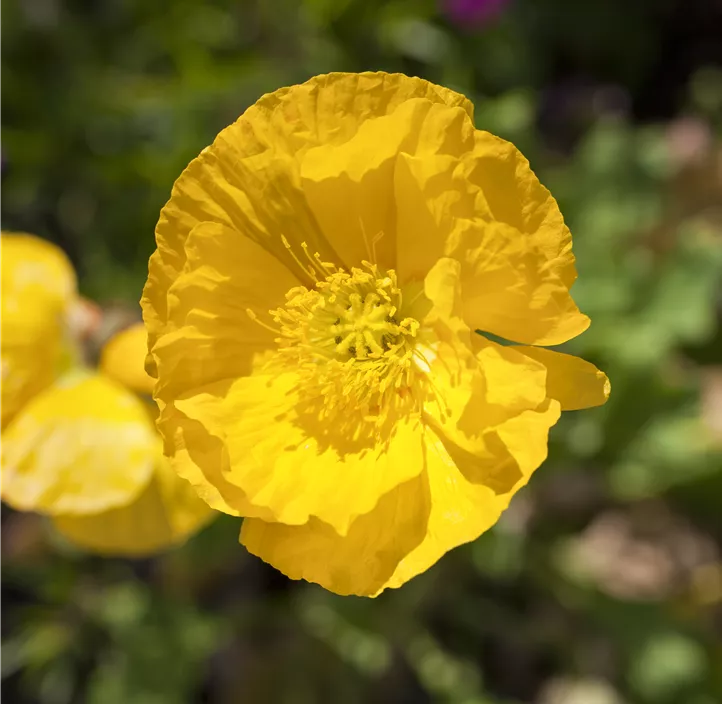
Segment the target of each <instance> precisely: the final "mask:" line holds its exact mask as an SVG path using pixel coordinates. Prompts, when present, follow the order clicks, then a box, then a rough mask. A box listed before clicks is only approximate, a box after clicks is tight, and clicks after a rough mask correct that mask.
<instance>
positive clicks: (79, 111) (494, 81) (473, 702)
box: [2, 0, 722, 704]
mask: <svg viewBox="0 0 722 704" xmlns="http://www.w3.org/2000/svg"><path fill="white" fill-rule="evenodd" d="M457 4H459V3H458V2H457V3H453V2H452V0H449V1H448V3H447V4H445V3H444V2H442V1H441V0H439V1H438V2H437V1H436V0H413V1H412V0H407V1H401V0H396V1H393V2H381V1H380V0H275V1H273V2H271V1H270V0H255V1H254V0H233V1H231V0H213V1H205V2H200V1H194V2H191V1H190V0H174V1H173V2H171V1H169V0H162V1H160V0H158V1H156V2H148V1H147V0H93V1H90V0H87V1H84V2H81V1H79V0H74V1H65V2H61V1H60V0H22V1H21V0H5V2H3V5H2V99H3V105H2V107H3V114H2V226H3V228H4V229H14V230H25V231H29V232H33V233H36V234H39V235H42V236H45V237H47V238H49V239H51V240H53V241H55V242H57V243H59V244H60V245H61V246H62V247H63V248H64V249H65V250H66V251H67V252H68V254H69V256H70V257H71V259H72V260H73V263H74V264H75V265H76V267H77V269H78V273H79V277H80V285H81V289H82V291H83V292H84V293H85V294H86V295H88V296H90V297H92V298H94V299H96V300H98V301H101V302H103V303H111V302H117V301H124V302H127V304H128V305H132V306H135V305H136V302H137V300H138V298H139V296H140V290H141V287H142V285H143V281H144V278H145V271H146V262H147V257H148V255H149V254H150V253H151V251H152V249H153V246H154V245H153V229H154V225H155V222H156V220H157V216H158V211H159V209H160V208H161V206H162V205H163V203H164V202H165V200H166V199H167V197H168V195H169V192H170V188H171V185H172V183H173V181H174V179H175V178H176V177H177V176H178V175H179V174H180V172H181V170H182V169H183V168H184V167H185V165H186V164H187V163H188V161H189V160H190V159H191V158H193V157H194V156H195V155H196V154H197V153H198V152H199V151H200V150H201V149H202V148H203V147H204V146H206V145H207V144H209V143H210V142H211V141H212V140H213V138H214V136H215V134H216V133H217V132H218V131H219V130H220V129H221V128H222V127H224V126H225V125H227V124H228V123H230V122H231V121H233V120H234V119H235V118H236V117H237V116H238V115H239V114H240V113H241V112H242V111H243V110H244V109H245V108H246V107H247V106H248V105H250V104H252V103H253V102H254V101H255V100H256V99H257V98H258V97H259V96H260V95H261V94H263V93H265V92H268V91H272V90H275V89H276V88H278V87H281V86H284V85H289V84H292V83H297V82H301V81H303V80H305V79H306V78H308V77H310V76H312V75H314V74H317V73H323V72H326V71H330V70H344V71H358V70H366V69H384V70H388V71H403V72H406V73H408V74H414V75H419V76H422V77H424V78H427V79H430V80H432V81H435V82H438V83H442V84H444V85H447V86H449V87H451V88H455V89H457V90H460V91H462V92H464V93H465V94H466V95H468V96H469V97H470V98H471V99H472V100H473V101H474V102H475V104H476V123H477V127H479V128H481V129H488V130H489V131H492V132H494V133H496V134H498V135H500V136H502V137H505V138H507V139H510V140H512V141H514V143H515V144H517V146H519V148H520V149H522V151H524V153H525V154H526V155H527V156H528V158H529V159H530V161H531V163H532V166H533V168H534V169H535V170H536V172H537V173H538V175H539V176H540V178H541V179H542V181H543V182H544V183H545V184H546V185H547V186H548V187H549V188H550V189H551V190H552V192H553V193H554V195H555V196H556V197H557V199H558V200H559V202H560V205H561V207H562V211H563V212H564V214H565V217H566V218H567V221H568V223H569V225H570V227H571V228H572V232H573V233H574V237H575V240H574V241H575V252H576V254H577V259H578V269H579V272H580V280H579V282H578V284H577V285H576V286H575V289H574V291H575V297H576V299H577V302H578V303H579V305H580V307H581V308H582V310H584V311H585V312H586V313H588V314H589V315H590V316H591V317H592V321H593V325H592V327H591V329H590V330H589V331H588V332H586V333H585V334H584V335H583V336H581V338H579V339H578V340H576V341H574V343H573V344H570V345H569V346H568V347H569V349H570V350H571V351H573V352H574V353H578V354H581V355H583V356H585V357H586V358H588V359H590V360H592V361H594V362H595V363H597V364H598V365H599V366H600V367H601V368H602V369H604V370H605V371H607V372H608V374H609V376H610V378H611V380H612V389H613V392H612V397H611V400H610V401H609V403H608V404H607V406H605V407H603V408H600V409H594V410H591V411H584V412H579V413H569V414H565V416H564V418H563V419H562V421H561V422H560V423H559V425H558V426H557V427H556V428H555V429H554V430H553V432H552V436H551V454H550V458H549V460H548V461H547V462H546V463H545V464H544V465H543V466H542V468H541V469H540V470H538V471H537V473H536V474H535V475H534V478H533V480H532V482H531V484H530V486H529V487H527V488H526V489H524V490H523V491H522V492H521V493H520V494H519V495H518V496H517V497H516V498H515V499H514V501H513V502H512V505H511V507H510V509H509V510H508V511H507V513H506V514H505V515H504V517H503V519H502V521H501V522H500V523H499V524H498V525H497V526H496V527H495V528H494V529H493V530H492V531H490V532H489V533H488V534H485V535H484V536H482V537H481V538H480V539H479V540H477V541H476V542H475V543H473V544H471V545H467V546H463V547H461V548H459V549H457V550H455V551H453V552H452V553H450V554H447V555H446V557H444V558H443V559H442V560H441V562H440V563H439V564H437V565H436V566H435V567H434V568H433V569H431V570H429V571H428V572H427V573H425V574H424V575H422V576H420V577H418V578H416V579H415V580H413V581H412V582H411V583H409V584H407V585H406V586H405V587H403V588H402V589H401V590H397V591H390V592H386V593H384V594H383V595H382V596H380V597H379V598H378V599H375V600H368V599H357V598H341V597H336V596H334V595H332V594H329V593H327V592H324V591H323V590H321V589H320V588H318V587H316V586H312V585H308V584H306V583H293V582H289V581H288V580H287V579H286V578H285V577H283V576H282V575H280V574H279V573H277V572H275V571H273V570H272V569H270V568H268V567H266V566H265V565H264V564H263V563H261V562H260V561H259V560H257V559H256V558H253V557H251V556H249V555H248V554H246V553H245V551H244V549H243V548H242V547H240V546H239V545H238V544H237V533H238V522H237V521H235V520H233V519H230V518H228V517H221V518H219V520H217V521H216V522H215V523H214V524H213V525H211V526H210V527H209V528H207V529H206V530H205V531H203V532H202V533H201V534H200V535H198V536H196V537H195V538H193V539H192V540H191V541H190V542H189V543H188V544H187V545H186V546H185V547H183V548H180V549H177V550H174V551H171V552H169V553H167V554H165V555H163V556H160V557H158V558H156V559H153V560H143V561H128V560H112V559H111V560H108V559H101V558H98V557H92V556H88V555H86V554H84V553H82V552H80V551H77V550H75V549H74V548H72V547H71V546H69V545H68V544H66V543H64V542H63V541H62V540H61V539H60V538H59V537H58V536H56V535H54V534H53V533H52V531H51V530H50V528H49V527H48V526H47V525H46V524H45V523H44V522H43V521H42V520H41V519H40V518H39V517H37V516H33V515H29V514H28V515H25V514H18V513H13V512H12V511H10V510H9V509H6V508H3V531H2V544H3V603H4V613H3V621H2V631H3V641H4V642H3V652H2V671H3V677H4V680H3V695H4V696H5V697H6V701H7V702H12V703H13V704H29V703H30V702H38V703H42V704H69V703H71V702H73V703H74V702H89V703H90V704H129V703H132V704H176V703H181V702H191V703H195V702H208V703H209V704H210V703H213V704H226V703H229V704H235V703H237V702H249V703H253V704H256V703H260V704H262V703H265V702H271V703H274V704H275V703H276V702H279V703H282V704H286V703H288V704H315V703H316V702H320V703H324V702H329V703H331V704H336V703H337V702H344V703H345V702H349V703H351V704H354V703H355V702H359V703H365V702H380V703H382V704H384V703H391V702H393V703H397V702H398V703H400V704H407V703H408V704H415V703H416V702H419V703H422V704H423V703H425V702H439V703H443V704H526V703H534V704H657V703H659V704H665V703H669V704H716V703H717V702H719V701H721V700H722V558H721V555H722V518H721V516H722V332H721V326H720V321H721V310H722V303H721V300H722V297H721V295H720V282H721V281H722V146H721V145H722V142H721V140H720V132H721V130H722V68H721V67H722V1H720V0H691V1H684V0H634V1H631V0H624V1H622V0H583V1H582V2H580V1H579V0H510V1H509V2H506V3H503V2H502V3H500V4H501V5H502V8H501V10H500V11H499V13H498V14H497V15H496V16H494V17H491V18H489V17H482V18H481V19H478V20H474V19H473V18H471V17H469V16H464V15H463V13H459V12H454V11H453V8H452V5H457ZM467 4H470V5H471V4H473V0H470V1H469V3H467ZM481 4H484V3H483V2H482V3H481Z"/></svg>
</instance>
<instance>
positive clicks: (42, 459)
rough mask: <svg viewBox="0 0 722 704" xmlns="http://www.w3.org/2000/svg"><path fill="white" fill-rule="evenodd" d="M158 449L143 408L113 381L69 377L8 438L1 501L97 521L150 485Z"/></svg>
mask: <svg viewBox="0 0 722 704" xmlns="http://www.w3.org/2000/svg"><path fill="white" fill-rule="evenodd" d="M159 453H160V441H159V438H158V436H157V434H156V432H155V430H154V428H153V425H152V423H151V421H150V418H149V415H148V413H147V411H146V409H145V408H144V406H143V404H142V402H141V401H140V400H139V399H137V398H136V397H135V396H134V395H133V394H132V393H130V392H129V391H126V390H125V389H123V388H122V387H120V386H118V385H117V384H116V383H115V382H113V381H111V380H110V379H106V378H104V377H102V376H99V375H92V374H87V373H74V374H71V375H69V376H67V377H64V378H63V379H61V380H60V381H59V382H57V383H56V384H54V385H53V386H52V387H51V388H49V389H48V390H47V391H45V392H43V393H42V394H40V395H38V396H37V397H36V398H35V399H33V400H32V401H31V402H30V403H29V404H28V405H27V406H26V407H25V408H24V409H23V411H22V412H21V413H20V414H19V415H18V416H17V417H16V418H15V419H14V420H13V422H12V423H11V424H10V425H9V426H8V427H7V429H6V431H5V432H4V433H3V443H2V457H3V478H2V479H3V480H2V498H3V499H4V500H5V501H6V502H7V503H9V504H10V505H11V506H13V507H14V508H17V509H20V510H26V511H39V512H42V513H49V514H53V515H57V514H86V513H98V512H100V511H105V510H107V509H109V508H112V507H116V506H122V505H124V504H127V503H129V502H130V501H132V500H133V499H134V498H135V497H136V496H137V495H138V494H139V493H140V491H141V490H142V489H143V488H144V487H145V486H146V485H147V484H148V481H149V480H150V477H151V476H152V473H153V467H154V465H155V463H156V461H157V458H158V455H159Z"/></svg>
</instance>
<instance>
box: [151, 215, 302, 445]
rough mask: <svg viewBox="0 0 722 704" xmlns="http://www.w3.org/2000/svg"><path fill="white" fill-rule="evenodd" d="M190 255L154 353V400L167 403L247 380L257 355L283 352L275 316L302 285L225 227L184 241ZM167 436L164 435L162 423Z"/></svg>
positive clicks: (203, 229) (202, 230)
mask: <svg viewBox="0 0 722 704" xmlns="http://www.w3.org/2000/svg"><path fill="white" fill-rule="evenodd" d="M185 256H186V260H185V266H184V269H183V270H182V271H181V272H180V273H179V274H178V275H177V276H176V277H175V280H174V281H173V283H172V285H171V286H170V289H169V290H168V321H167V325H166V327H165V328H164V330H163V333H162V334H161V335H159V336H158V335H157V336H156V338H155V341H154V342H153V343H152V345H151V347H150V351H151V354H152V356H153V357H154V359H155V362H156V364H157V367H158V370H159V372H160V374H159V377H160V378H159V382H158V385H157V388H156V389H155V395H156V396H158V397H160V398H162V399H163V400H164V401H166V402H171V401H172V400H173V399H174V398H176V397H177V396H179V395H181V394H183V393H186V392H187V391H189V390H191V389H194V388H198V387H200V386H203V385H205V384H210V383H213V382H215V381H220V380H222V379H230V378H235V377H237V376H243V375H245V374H248V373H249V372H250V371H251V368H252V365H253V361H254V359H255V358H256V356H257V355H258V354H261V353H263V352H264V351H265V350H268V349H270V348H275V346H276V345H275V342H274V338H275V337H277V335H278V333H274V332H273V331H272V330H271V329H269V328H268V325H269V323H270V324H273V321H272V320H271V317H270V315H269V310H270V309H273V308H277V307H278V306H281V305H282V304H283V303H284V302H285V295H286V292H287V291H288V290H289V289H291V288H293V287H294V286H298V285H299V281H298V279H297V278H296V277H295V276H294V274H292V273H291V271H290V270H288V269H287V268H285V267H284V266H283V265H282V264H281V263H280V262H279V261H278V260H277V259H276V258H275V257H273V256H271V255H270V254H269V253H268V252H266V250H264V249H263V248H262V247H261V246H259V245H258V244H256V243H254V242H252V241H251V240H250V239H248V238H247V237H243V236H241V235H240V234H239V233H237V232H235V231H234V230H230V229H228V228H226V227H223V226H221V225H217V224H213V223H201V224H200V225H198V226H196V227H195V228H194V230H193V231H192V232H191V233H190V234H189V236H188V238H187V240H186V242H185ZM150 277H151V278H153V272H152V271H151V274H150ZM249 310H250V311H251V314H252V315H256V316H257V317H258V319H259V320H260V321H261V322H263V323H264V324H265V326H266V327H264V326H263V325H261V324H259V322H256V321H255V320H253V319H252V318H251V317H250V316H249V313H248V311H249ZM160 429H161V431H162V432H164V430H163V426H162V424H161V426H160Z"/></svg>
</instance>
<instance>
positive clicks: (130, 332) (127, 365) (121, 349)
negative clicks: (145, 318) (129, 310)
mask: <svg viewBox="0 0 722 704" xmlns="http://www.w3.org/2000/svg"><path fill="white" fill-rule="evenodd" d="M147 350H148V334H147V333H146V331H145V326H144V325H143V324H141V323H139V324H137V325H131V326H130V327H129V328H126V329H125V330H122V331H121V332H119V333H117V334H116V335H113V337H112V338H111V339H110V340H109V341H108V342H107V343H106V345H105V347H103V350H102V352H101V355H100V365H99V368H100V371H102V372H103V374H105V375H106V376H108V377H110V378H111V379H114V380H115V381H117V382H118V383H119V384H122V385H123V386H125V387H126V388H127V389H130V390H131V391H135V392H136V393H139V394H150V393H151V392H152V391H153V383H154V382H153V379H152V378H151V377H149V376H148V374H147V373H146V371H145V369H144V368H143V363H144V362H145V355H146V352H147Z"/></svg>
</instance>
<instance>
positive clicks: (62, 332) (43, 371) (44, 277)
mask: <svg viewBox="0 0 722 704" xmlns="http://www.w3.org/2000/svg"><path fill="white" fill-rule="evenodd" d="M0 244H1V247H2V292H1V296H2V298H1V305H2V310H1V312H0V315H1V317H0V325H1V326H2V342H1V345H0V347H1V349H0V355H1V357H2V359H1V362H2V427H3V428H4V427H5V426H6V425H7V423H8V422H9V421H10V419H11V418H12V417H13V416H14V415H15V414H16V413H17V412H18V411H19V410H20V408H21V407H22V406H23V405H24V404H25V403H27V401H29V400H30V399H31V398H32V397H33V396H34V395H35V394H37V393H38V392H39V391H42V389H44V388H45V387H47V386H48V385H49V384H51V383H52V382H53V380H54V379H55V378H56V377H57V375H58V374H59V373H61V372H62V371H63V370H65V369H67V368H68V367H69V366H70V364H71V363H72V361H73V358H72V346H71V341H70V338H69V334H68V332H69V331H68V323H69V316H70V314H71V310H72V308H73V304H74V302H75V301H76V298H77V293H76V280H75V272H74V271H73V267H72V265H71V263H70V261H69V260H68V258H67V257H66V256H65V254H64V253H63V252H62V250H60V249H59V248H58V247H56V246H55V245H53V244H51V243H50V242H46V241H45V240H42V239H40V238H39V237H34V236H33V235H28V234H24V233H16V232H3V233H2V237H1V238H0Z"/></svg>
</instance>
